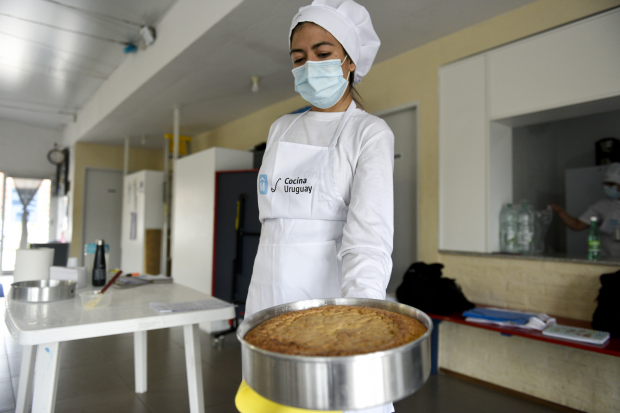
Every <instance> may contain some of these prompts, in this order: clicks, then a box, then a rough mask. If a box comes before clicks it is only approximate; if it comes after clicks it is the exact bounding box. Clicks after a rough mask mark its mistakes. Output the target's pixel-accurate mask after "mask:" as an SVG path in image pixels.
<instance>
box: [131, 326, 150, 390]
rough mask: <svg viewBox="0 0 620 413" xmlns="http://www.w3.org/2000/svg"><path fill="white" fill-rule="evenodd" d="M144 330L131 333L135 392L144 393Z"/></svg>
mask: <svg viewBox="0 0 620 413" xmlns="http://www.w3.org/2000/svg"><path fill="white" fill-rule="evenodd" d="M146 356H147V347H146V331H136V332H134V333H133V357H134V369H135V373H136V393H146V384H147V380H146V373H147V366H146Z"/></svg>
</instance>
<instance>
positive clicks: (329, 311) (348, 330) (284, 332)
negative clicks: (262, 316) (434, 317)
mask: <svg viewBox="0 0 620 413" xmlns="http://www.w3.org/2000/svg"><path fill="white" fill-rule="evenodd" d="M425 332H426V327H424V326H423V325H422V323H420V322H419V321H418V320H416V319H414V318H411V317H408V316H405V315H402V314H398V313H394V312H392V311H386V310H382V309H379V308H372V307H361V306H352V305H351V306H349V305H328V306H324V307H315V308H310V309H307V310H301V311H293V312H290V313H285V314H281V315H279V316H277V317H274V318H271V319H269V320H267V321H264V322H263V323H261V324H259V325H258V326H256V327H255V328H254V329H252V330H251V331H250V332H249V333H248V334H246V336H245V341H247V342H248V343H250V344H253V345H255V346H256V347H259V348H262V349H265V350H269V351H275V352H277V353H285V354H294V355H301V356H349V355H353V354H365V353H372V352H374V351H381V350H388V349H391V348H394V347H398V346H401V345H403V344H405V343H409V342H410V341H413V340H415V339H416V338H418V337H420V336H421V335H423V334H424V333H425Z"/></svg>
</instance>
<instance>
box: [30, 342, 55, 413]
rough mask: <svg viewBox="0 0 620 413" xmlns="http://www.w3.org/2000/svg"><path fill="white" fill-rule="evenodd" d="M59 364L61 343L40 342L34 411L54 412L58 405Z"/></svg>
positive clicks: (35, 373)
mask: <svg viewBox="0 0 620 413" xmlns="http://www.w3.org/2000/svg"><path fill="white" fill-rule="evenodd" d="M59 366H60V343H58V342H56V343H45V344H39V345H38V346H37V359H36V365H35V372H34V400H33V402H32V413H53V411H54V407H55V405H56V388H57V387H58V367H59Z"/></svg>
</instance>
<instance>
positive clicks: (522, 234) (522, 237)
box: [517, 202, 534, 254]
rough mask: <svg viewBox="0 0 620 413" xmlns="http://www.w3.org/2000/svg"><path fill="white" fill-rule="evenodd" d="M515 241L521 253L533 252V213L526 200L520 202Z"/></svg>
mask: <svg viewBox="0 0 620 413" xmlns="http://www.w3.org/2000/svg"><path fill="white" fill-rule="evenodd" d="M517 242H518V243H519V250H520V252H521V253H522V254H532V253H533V252H534V213H533V212H532V210H531V209H530V207H529V205H528V204H527V202H523V203H521V209H520V210H519V216H518V219H517Z"/></svg>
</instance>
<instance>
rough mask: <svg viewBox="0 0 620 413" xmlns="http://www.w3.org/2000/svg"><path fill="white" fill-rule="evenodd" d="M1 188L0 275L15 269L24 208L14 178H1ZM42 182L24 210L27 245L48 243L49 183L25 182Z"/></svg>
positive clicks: (48, 181)
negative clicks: (26, 214)
mask: <svg viewBox="0 0 620 413" xmlns="http://www.w3.org/2000/svg"><path fill="white" fill-rule="evenodd" d="M0 181H1V183H0V188H1V189H2V190H3V191H2V192H1V193H3V194H4V195H3V197H2V200H0V210H1V211H2V214H1V217H2V224H3V225H2V240H1V243H0V248H1V254H0V265H1V269H2V272H5V271H13V270H14V269H15V251H16V250H17V249H19V244H20V241H21V236H22V216H23V211H24V209H23V205H22V202H21V200H20V198H19V194H18V192H17V189H16V187H15V181H14V179H13V177H7V176H5V175H3V174H0ZM28 181H33V182H36V181H41V184H40V186H39V189H38V190H37V192H36V194H35V195H34V197H33V198H32V200H31V201H30V203H29V204H28V207H27V211H28V223H27V229H28V240H27V242H28V243H29V244H30V243H46V242H49V235H50V234H49V228H50V200H51V186H52V185H51V184H52V183H51V180H49V179H43V180H38V179H37V180H35V179H32V180H28Z"/></svg>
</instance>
